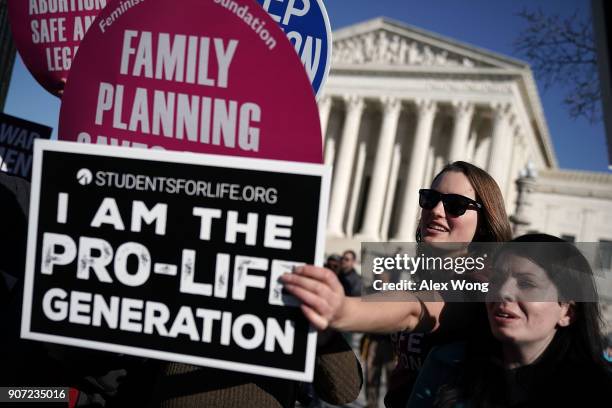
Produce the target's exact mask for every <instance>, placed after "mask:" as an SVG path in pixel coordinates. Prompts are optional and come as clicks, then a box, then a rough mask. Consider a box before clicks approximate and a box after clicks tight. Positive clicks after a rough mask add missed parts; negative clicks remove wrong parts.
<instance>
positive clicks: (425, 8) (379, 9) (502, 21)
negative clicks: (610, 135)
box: [4, 0, 609, 172]
mask: <svg viewBox="0 0 612 408" xmlns="http://www.w3.org/2000/svg"><path fill="white" fill-rule="evenodd" d="M324 4H325V7H326V8H327V12H328V15H329V19H330V23H331V27H332V30H336V29H339V28H342V27H346V26H348V25H351V24H354V23H358V22H362V21H366V20H369V19H372V18H376V17H381V16H382V17H389V18H392V19H394V20H397V21H400V22H403V23H406V24H408V25H412V26H415V27H418V28H421V29H425V30H428V31H431V32H433V33H438V34H441V35H443V36H447V37H450V38H453V39H455V40H459V41H462V42H465V43H468V44H472V45H475V46H478V47H480V48H485V49H488V50H491V51H494V52H497V53H500V54H504V55H508V56H512V57H515V58H519V59H520V56H518V55H516V53H515V52H514V49H513V42H514V40H515V39H516V38H517V37H518V35H519V34H520V32H521V30H522V29H523V28H524V27H525V23H524V22H523V20H521V19H520V18H519V17H518V16H516V13H518V12H520V11H521V10H523V9H528V10H535V9H537V8H541V9H542V11H544V12H545V13H549V14H559V15H561V16H570V15H572V14H573V13H574V12H575V11H578V12H579V13H580V15H583V16H587V15H589V14H590V1H589V0H494V1H493V0H426V1H424V0H327V1H325V2H324ZM538 89H539V92H540V98H541V100H542V105H543V107H544V113H545V116H546V120H547V123H548V128H549V131H550V134H551V137H552V140H553V144H554V147H555V153H556V156H557V161H558V164H559V167H561V168H565V169H580V170H590V171H605V172H608V171H609V170H608V166H607V161H606V160H607V159H606V144H605V143H606V142H605V134H604V127H603V123H596V124H591V123H589V122H588V121H587V120H586V119H583V118H580V119H572V118H570V116H569V113H568V110H567V108H566V107H565V106H564V105H563V98H564V96H565V93H566V91H567V89H566V88H565V87H564V86H563V84H559V85H555V86H553V87H551V88H549V89H548V90H544V89H543V87H542V85H541V83H540V82H539V81H538ZM59 106H60V103H59V99H57V98H56V97H54V96H52V95H51V94H48V93H47V92H46V91H45V90H44V89H43V88H42V87H40V85H38V84H37V83H36V81H34V79H33V78H32V76H31V75H30V74H29V73H28V71H27V70H26V68H25V67H24V65H23V63H22V61H21V59H20V58H17V60H16V62H15V67H14V69H13V77H12V81H11V85H10V88H9V94H8V98H7V102H6V105H5V109H4V110H5V112H6V113H8V114H11V115H14V116H18V117H21V118H24V119H28V120H31V121H34V122H38V123H42V124H46V125H48V126H51V127H53V128H54V135H55V133H56V129H57V121H58V117H59Z"/></svg>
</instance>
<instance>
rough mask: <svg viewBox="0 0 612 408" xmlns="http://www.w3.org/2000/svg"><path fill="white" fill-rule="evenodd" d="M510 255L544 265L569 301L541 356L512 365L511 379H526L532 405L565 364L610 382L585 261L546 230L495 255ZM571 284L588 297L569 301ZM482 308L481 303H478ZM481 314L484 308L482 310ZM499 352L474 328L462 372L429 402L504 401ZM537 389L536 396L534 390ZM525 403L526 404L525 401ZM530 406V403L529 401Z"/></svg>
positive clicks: (445, 405)
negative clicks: (565, 322)
mask: <svg viewBox="0 0 612 408" xmlns="http://www.w3.org/2000/svg"><path fill="white" fill-rule="evenodd" d="M521 242H522V243H543V242H547V243H554V245H550V246H548V248H549V249H548V250H547V249H546V247H545V246H543V245H533V246H527V245H513V244H512V243H521ZM508 254H516V255H517V256H520V257H526V258H528V259H530V260H531V261H533V262H535V263H536V264H537V265H538V266H540V267H541V268H542V269H544V270H545V271H546V273H547V275H548V277H549V278H550V279H551V281H552V282H553V283H554V284H555V286H556V287H557V290H558V293H559V301H561V302H572V306H571V307H572V308H573V317H572V322H571V324H570V325H569V326H567V327H559V328H558V329H557V332H556V333H555V336H554V338H553V340H552V342H551V343H550V345H549V346H548V347H547V349H546V350H545V351H544V353H543V354H542V356H540V358H539V359H538V360H537V361H536V362H534V363H533V364H531V365H529V366H524V367H521V368H519V369H517V370H516V373H515V374H516V376H517V378H519V377H520V378H522V381H523V382H524V383H525V384H528V387H527V388H528V390H527V394H528V397H527V398H528V399H529V401H530V402H531V403H532V404H533V403H534V401H535V400H537V398H546V397H547V395H546V394H547V392H548V391H549V390H550V389H549V388H548V384H550V380H551V378H559V376H563V375H564V374H567V372H568V371H567V367H568V366H570V365H571V366H574V367H576V368H575V369H576V370H577V371H579V370H581V369H584V371H587V372H585V373H580V374H577V375H587V374H593V373H594V374H593V375H595V376H597V375H599V374H601V376H603V377H607V381H608V383H610V375H609V373H608V372H607V370H608V367H607V364H606V362H605V361H604V359H603V335H602V332H601V323H602V320H601V313H600V310H599V305H598V303H597V301H596V300H597V292H596V287H595V284H594V281H593V273H592V270H591V267H590V265H589V263H588V261H587V260H586V259H585V257H584V256H583V255H582V253H581V252H580V251H579V250H578V249H577V248H576V247H575V246H574V245H572V244H570V243H568V242H566V241H564V240H562V239H560V238H558V237H554V236H552V235H547V234H528V235H523V236H521V237H518V238H515V239H514V240H512V241H511V242H510V243H508V244H506V245H504V246H503V247H502V248H501V249H500V250H499V251H497V253H496V254H495V258H496V259H500V258H501V256H502V255H508ZM576 288H580V292H581V296H585V297H584V298H583V299H585V298H586V299H591V300H593V301H592V302H579V301H576V302H574V301H573V299H579V298H577V297H576V294H577V291H576ZM483 309H484V308H483ZM482 313H485V311H484V310H483V311H482ZM500 355H501V346H500V343H499V341H497V340H496V339H495V338H494V337H493V335H492V333H491V331H490V329H489V330H486V331H484V332H481V333H475V334H474V336H472V338H471V339H470V340H468V344H467V347H466V360H465V374H464V375H463V376H462V378H460V379H458V380H457V381H456V382H455V383H454V384H447V385H445V386H444V387H442V388H441V389H440V390H439V391H438V395H437V398H436V401H435V403H434V406H435V407H437V408H449V407H452V406H454V404H455V403H456V402H457V401H458V400H464V401H470V403H471V404H472V406H475V407H499V406H504V404H505V403H504V401H505V398H508V397H509V396H508V395H507V393H508V389H507V385H506V383H505V381H504V380H505V375H504V369H503V368H502V366H501V364H500V362H499V361H496V359H498V358H499V356H500ZM538 394H540V395H538ZM529 406H531V405H529ZM534 406H535V405H534Z"/></svg>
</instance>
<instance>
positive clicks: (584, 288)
mask: <svg viewBox="0 0 612 408" xmlns="http://www.w3.org/2000/svg"><path fill="white" fill-rule="evenodd" d="M515 243H530V244H533V243H551V244H554V245H529V246H526V245H515ZM493 264H494V273H493V276H492V279H491V282H490V285H491V287H490V292H489V293H488V295H487V303H486V314H487V316H488V321H489V328H490V330H487V331H482V332H479V333H474V334H473V335H472V336H471V337H470V338H469V340H468V341H467V342H466V343H455V344H447V345H444V346H441V347H438V348H436V349H434V350H432V352H431V353H430V354H429V357H428V358H427V361H426V362H425V365H424V366H423V368H422V369H421V373H420V374H419V378H418V380H417V382H416V384H415V386H414V389H413V392H412V395H411V397H410V400H409V402H408V405H407V406H408V407H410V408H434V407H435V408H465V407H578V406H589V407H611V406H612V394H610V390H612V373H610V372H609V368H610V365H609V363H607V362H606V361H605V360H604V359H603V358H602V357H601V356H602V352H603V347H602V346H603V336H602V333H601V314H600V311H599V305H598V303H597V291H596V289H595V283H594V279H593V272H592V270H591V267H590V265H589V263H588V261H587V260H586V259H585V258H584V256H583V255H582V254H581V253H580V251H579V250H578V249H577V248H576V247H575V246H574V245H572V244H570V243H567V242H565V241H563V240H561V239H560V238H557V237H553V236H551V235H546V234H529V235H524V236H522V237H519V238H516V239H514V240H513V241H512V242H511V243H510V244H507V245H505V246H504V247H502V248H501V249H500V250H499V251H498V252H497V253H496V255H495V259H494V263H493Z"/></svg>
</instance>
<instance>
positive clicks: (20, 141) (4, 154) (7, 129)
mask: <svg viewBox="0 0 612 408" xmlns="http://www.w3.org/2000/svg"><path fill="white" fill-rule="evenodd" d="M50 137H51V128H50V127H48V126H45V125H40V124H38V123H34V122H29V121H27V120H23V119H19V118H16V117H15V116H11V115H7V114H5V113H0V170H2V171H4V172H6V173H9V174H15V175H17V176H20V177H23V178H26V179H28V180H29V179H30V176H31V174H32V146H33V145H34V140H35V139H49V138H50Z"/></svg>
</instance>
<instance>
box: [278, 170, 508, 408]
mask: <svg viewBox="0 0 612 408" xmlns="http://www.w3.org/2000/svg"><path fill="white" fill-rule="evenodd" d="M419 204H420V206H421V208H422V210H421V218H420V221H419V225H418V228H417V231H416V240H417V242H425V243H429V244H437V243H452V242H457V243H462V242H463V243H469V242H502V241H508V240H510V239H511V237H512V234H511V229H510V224H509V222H508V217H507V216H506V211H505V206H504V201H503V197H502V194H501V192H500V190H499V187H498V186H497V183H496V182H495V180H493V178H492V177H491V176H490V175H489V174H487V173H486V172H485V171H484V170H482V169H480V168H478V167H476V166H474V165H472V164H469V163H466V162H461V161H458V162H454V163H452V164H449V165H447V166H446V167H444V168H443V169H442V171H441V172H440V173H438V175H436V177H434V180H433V182H432V184H431V188H429V189H424V190H421V191H420V193H419ZM281 279H282V280H283V282H284V283H285V288H286V289H287V290H288V291H289V292H290V293H291V294H293V295H294V296H296V297H297V298H299V299H300V300H301V301H302V302H303V303H302V305H301V308H302V310H303V312H304V314H305V315H306V317H307V318H308V319H309V320H310V322H311V323H312V325H313V326H314V327H316V328H317V329H320V330H322V329H325V328H328V327H331V328H333V329H336V330H340V331H356V332H368V333H396V334H395V335H394V340H395V345H396V351H397V353H398V366H397V368H396V370H395V371H394V375H393V376H392V377H391V380H390V382H389V384H388V393H387V396H386V398H385V404H386V405H387V406H388V407H402V408H403V407H405V405H406V402H407V399H408V397H409V396H410V391H411V388H412V385H413V384H414V381H415V380H416V377H417V375H418V372H419V369H420V367H421V365H422V364H423V362H424V361H425V358H426V357H427V354H428V353H429V351H430V350H431V348H432V347H434V346H437V345H441V344H448V343H452V342H455V341H460V340H461V339H463V338H464V337H465V336H466V335H467V333H468V332H469V331H470V330H471V329H472V324H473V318H474V316H477V315H479V313H478V312H477V309H478V304H476V303H448V302H445V301H444V294H442V293H436V292H427V293H423V294H422V296H420V295H419V294H415V293H406V294H405V297H406V299H405V300H406V301H405V302H398V301H383V300H380V299H378V301H376V302H362V301H361V299H360V298H348V297H345V296H344V291H343V290H342V285H340V283H339V282H338V279H337V278H336V276H335V274H334V273H333V272H331V271H329V270H326V269H324V268H318V267H315V266H304V267H301V268H296V270H295V271H294V273H292V274H286V275H283V277H282V278H281ZM373 296H376V295H373ZM424 299H427V301H425V300H424ZM432 300H433V301H432Z"/></svg>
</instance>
